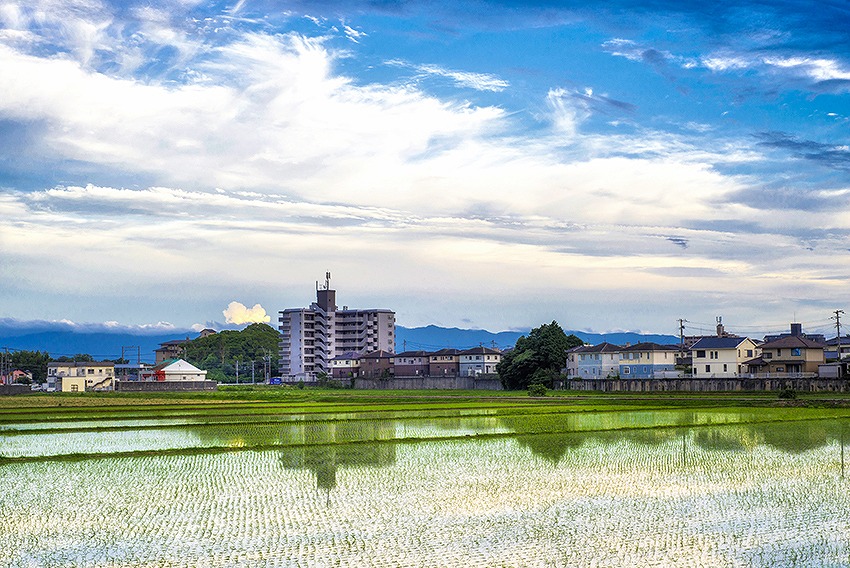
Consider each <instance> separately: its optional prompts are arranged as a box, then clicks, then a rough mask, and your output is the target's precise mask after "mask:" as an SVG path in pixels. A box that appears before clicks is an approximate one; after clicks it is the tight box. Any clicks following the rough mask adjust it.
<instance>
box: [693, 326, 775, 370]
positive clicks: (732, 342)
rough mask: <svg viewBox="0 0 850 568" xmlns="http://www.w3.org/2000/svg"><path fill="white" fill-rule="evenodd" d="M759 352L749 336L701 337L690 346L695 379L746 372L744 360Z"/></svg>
mask: <svg viewBox="0 0 850 568" xmlns="http://www.w3.org/2000/svg"><path fill="white" fill-rule="evenodd" d="M760 354H761V350H760V348H759V345H758V344H757V343H756V342H755V341H753V340H752V339H750V338H749V337H728V336H727V337H703V338H702V339H700V340H699V341H697V342H696V343H694V344H693V346H691V357H692V368H693V376H694V378H695V379H709V378H735V377H738V376H740V375H741V374H744V373H746V372H747V365H746V362H747V361H750V360H751V359H754V358H755V357H758V356H759V355H760Z"/></svg>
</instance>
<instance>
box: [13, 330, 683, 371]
mask: <svg viewBox="0 0 850 568" xmlns="http://www.w3.org/2000/svg"><path fill="white" fill-rule="evenodd" d="M44 327H45V326H44V325H43V324H41V325H38V326H33V327H31V328H28V327H27V326H26V325H21V323H20V322H18V323H17V324H16V325H15V326H5V325H2V324H0V350H2V349H4V348H8V349H9V350H28V351H42V352H43V351H47V352H48V353H50V355H51V356H53V357H61V356H63V355H65V356H69V357H70V356H73V355H76V354H78V353H87V354H89V355H91V356H93V357H94V358H95V359H117V358H118V357H120V356H121V355H122V348H123V353H124V356H125V357H126V358H127V359H130V360H131V361H132V360H135V359H136V356H137V354H140V355H141V360H142V361H143V362H151V361H153V359H154V350H155V349H157V348H158V347H159V344H160V343H163V342H165V341H171V340H175V339H187V338H190V339H194V338H195V337H197V335H198V334H197V332H195V331H192V330H174V331H168V332H165V331H163V332H161V333H153V334H151V333H142V332H138V331H132V330H129V331H128V330H121V331H118V330H116V331H98V332H90V331H78V330H73V329H44ZM529 331H530V329H520V330H516V331H500V332H498V333H494V332H490V331H486V330H483V329H459V328H446V327H439V326H436V325H429V326H425V327H411V328H408V327H403V326H396V351H397V352H401V351H405V350H408V351H415V350H423V351H436V350H438V349H443V348H447V347H451V348H456V349H468V348H470V347H477V346H479V345H484V346H486V347H497V348H499V349H506V348H509V347H513V345H514V344H515V343H516V340H517V339H518V338H519V337H520V336H522V335H526V334H528V332H529ZM565 331H566V333H567V335H569V334H575V335H576V336H578V337H579V338H581V340H582V341H584V342H585V343H589V344H597V343H601V342H603V341H608V342H610V343H615V344H617V345H625V344H626V343H632V344H634V343H639V342H642V341H651V342H655V343H661V344H673V343H678V341H679V339H678V338H677V337H675V336H672V335H657V334H640V333H634V332H617V333H589V332H584V331H576V330H565Z"/></svg>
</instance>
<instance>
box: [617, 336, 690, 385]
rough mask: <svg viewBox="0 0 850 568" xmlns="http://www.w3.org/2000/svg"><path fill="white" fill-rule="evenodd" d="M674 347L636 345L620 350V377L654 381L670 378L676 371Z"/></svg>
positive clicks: (675, 347) (677, 348) (677, 349)
mask: <svg viewBox="0 0 850 568" xmlns="http://www.w3.org/2000/svg"><path fill="white" fill-rule="evenodd" d="M678 352H679V347H678V346H676V345H659V344H657V343H638V344H636V345H631V346H626V347H623V348H622V349H621V350H620V365H619V367H620V377H621V378H623V379H654V378H662V377H671V376H672V375H673V374H674V373H675V371H676V354H677V353H678Z"/></svg>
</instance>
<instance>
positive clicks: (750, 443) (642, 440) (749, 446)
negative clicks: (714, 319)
mask: <svg viewBox="0 0 850 568" xmlns="http://www.w3.org/2000/svg"><path fill="white" fill-rule="evenodd" d="M848 429H850V419H846V418H845V419H839V420H805V421H794V422H769V423H760V424H733V425H723V426H701V427H690V428H681V427H671V428H667V427H664V428H645V429H623V430H608V431H598V432H563V433H550V434H536V435H520V436H516V437H515V439H516V441H517V442H518V443H519V444H520V445H521V446H523V447H525V448H527V449H528V450H530V451H531V452H532V454H534V455H536V456H538V457H540V458H543V459H544V460H546V461H549V462H551V463H554V464H557V463H558V462H559V461H560V460H562V459H563V458H564V456H565V455H567V453H568V452H569V451H570V450H578V449H579V448H581V447H582V446H584V445H585V444H589V443H596V444H602V445H612V444H621V443H623V442H627V443H629V444H638V445H643V446H650V447H660V446H661V445H662V444H667V443H671V442H675V441H676V440H678V441H679V443H680V444H681V452H680V453H681V455H680V458H679V462H680V465H682V466H685V465H688V464H689V463H692V462H693V461H694V460H693V455H692V454H693V453H694V451H710V452H736V453H737V452H747V451H752V450H754V449H755V448H757V447H759V446H768V447H771V448H774V449H776V450H780V451H782V452H785V453H788V454H801V453H804V452H808V451H812V450H817V449H819V448H823V447H825V446H827V445H829V444H831V443H835V442H837V445H838V447H839V452H840V456H839V457H838V458H839V460H840V464H841V474H842V476H843V475H844V465H845V439H846V438H847V437H848V436H847V431H848Z"/></svg>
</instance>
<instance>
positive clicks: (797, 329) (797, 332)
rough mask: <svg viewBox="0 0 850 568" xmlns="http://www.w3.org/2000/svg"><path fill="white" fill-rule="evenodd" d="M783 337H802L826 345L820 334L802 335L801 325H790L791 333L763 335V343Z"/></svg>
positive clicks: (824, 338)
mask: <svg viewBox="0 0 850 568" xmlns="http://www.w3.org/2000/svg"><path fill="white" fill-rule="evenodd" d="M785 337H802V338H804V339H808V340H810V341H814V342H815V343H821V344H823V343H826V337H824V335H823V334H822V333H803V324H801V323H792V324H791V331H786V332H784V333H774V334H772V335H765V336H764V342H765V343H770V342H772V341H776V340H777V339H783V338H785Z"/></svg>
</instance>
